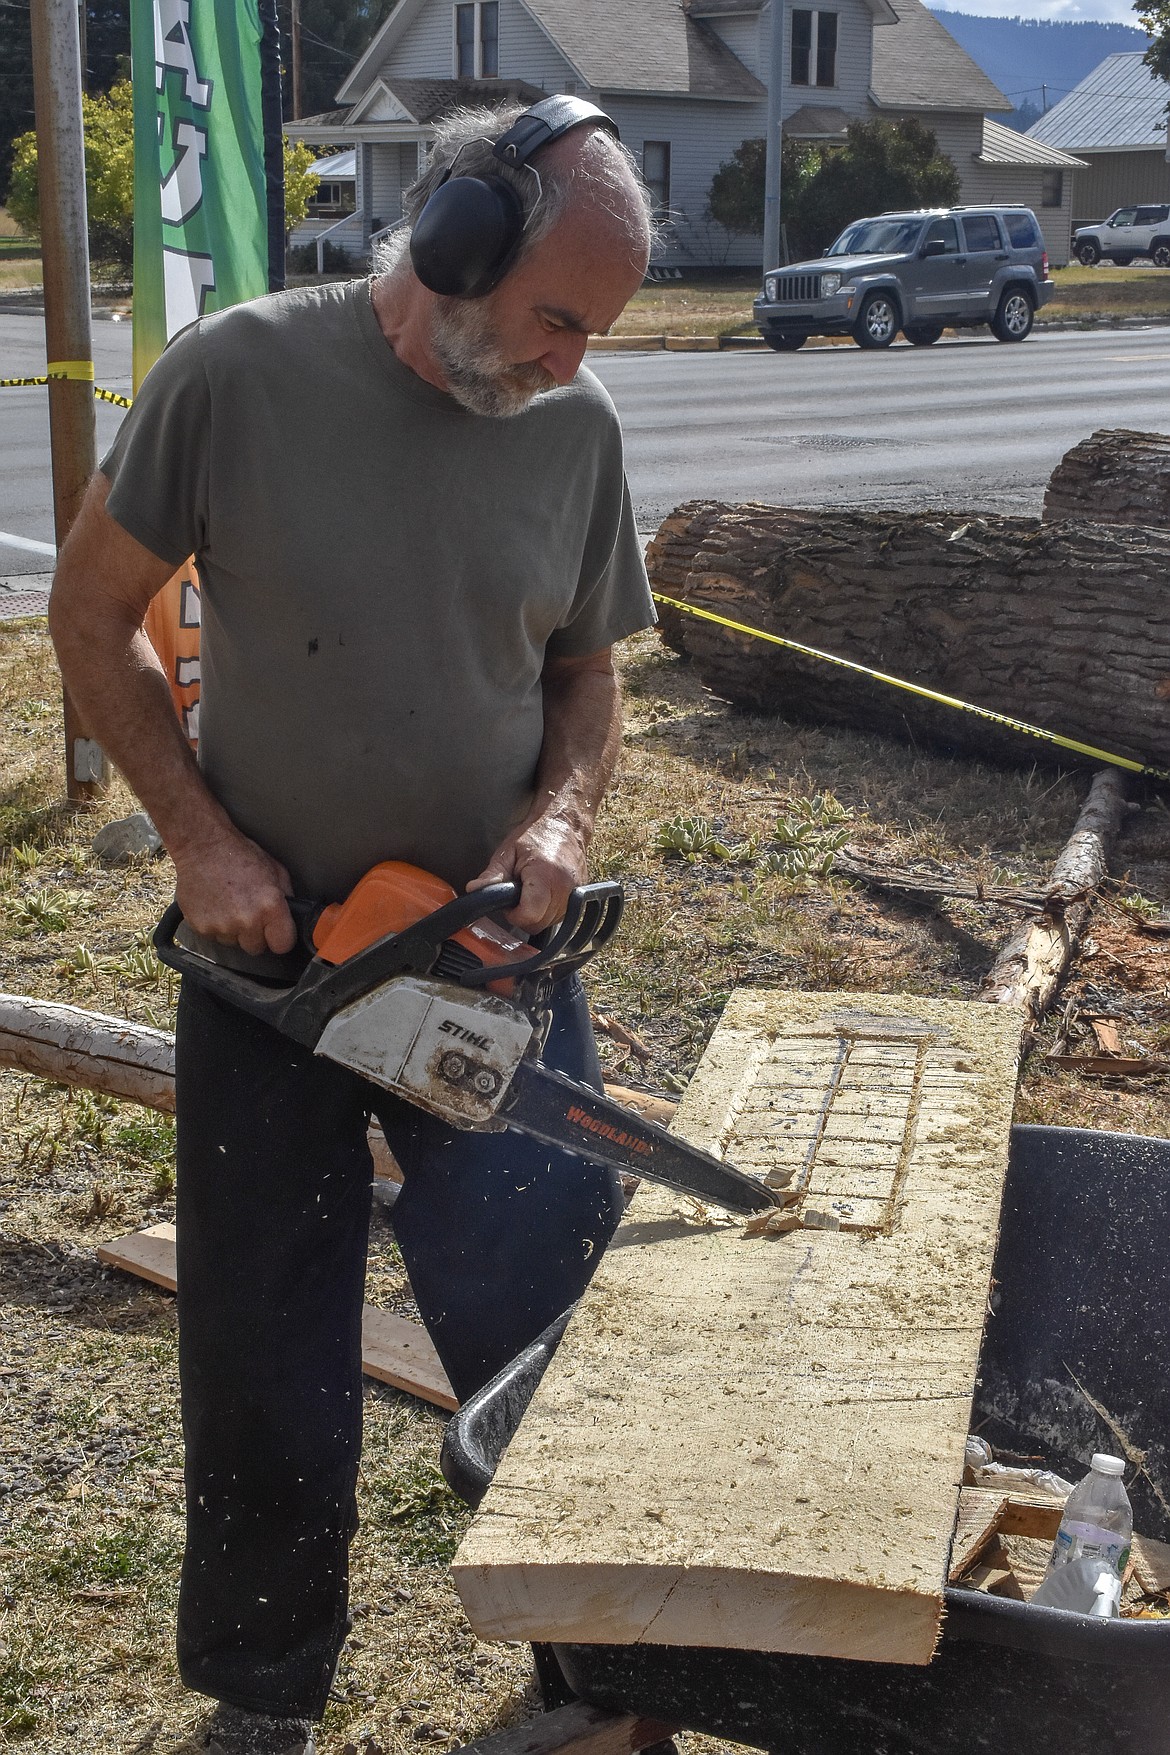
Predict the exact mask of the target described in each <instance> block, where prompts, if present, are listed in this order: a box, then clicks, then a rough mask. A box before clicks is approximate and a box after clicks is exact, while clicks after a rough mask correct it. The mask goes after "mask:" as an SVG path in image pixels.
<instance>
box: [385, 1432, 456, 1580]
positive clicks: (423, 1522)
mask: <svg viewBox="0 0 1170 1755" xmlns="http://www.w3.org/2000/svg"><path fill="white" fill-rule="evenodd" d="M371 1503H372V1509H373V1520H372V1521H374V1522H375V1523H377V1524H378V1525H379V1526H380V1527H382V1528H384V1529H385V1530H386V1533H387V1534H388V1535H389V1536H390V1538H391V1540H392V1542H393V1544H394V1547H395V1548H396V1549H397V1551H398V1553H399V1555H400V1557H401V1558H402V1559H403V1560H405V1561H407V1562H408V1563H410V1564H411V1565H415V1566H448V1565H450V1562H451V1557H452V1555H453V1554H454V1552H455V1550H456V1548H457V1547H458V1546H459V1542H460V1539H461V1537H462V1535H463V1532H464V1530H465V1529H466V1528H467V1525H468V1524H469V1523H470V1521H471V1513H470V1511H469V1510H468V1508H467V1507H466V1506H465V1505H464V1504H463V1502H462V1501H461V1500H459V1499H457V1498H456V1497H455V1495H454V1493H452V1491H451V1489H450V1488H449V1487H448V1485H447V1483H446V1481H445V1480H444V1479H443V1477H442V1475H441V1474H440V1473H439V1471H438V1469H437V1468H436V1467H435V1465H434V1463H433V1462H432V1461H431V1460H430V1458H429V1457H425V1456H415V1457H412V1458H411V1459H410V1461H409V1462H408V1463H407V1464H406V1465H405V1467H404V1468H402V1469H400V1470H399V1471H398V1473H397V1474H396V1475H395V1476H394V1478H393V1479H392V1480H387V1481H377V1482H375V1483H374V1484H373V1486H372V1489H371Z"/></svg>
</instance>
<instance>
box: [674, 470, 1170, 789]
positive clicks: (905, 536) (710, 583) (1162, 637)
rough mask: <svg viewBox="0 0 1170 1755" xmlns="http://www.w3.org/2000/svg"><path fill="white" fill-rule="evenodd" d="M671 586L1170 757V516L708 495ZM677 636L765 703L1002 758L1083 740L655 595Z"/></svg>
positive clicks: (680, 539) (732, 697)
mask: <svg viewBox="0 0 1170 1755" xmlns="http://www.w3.org/2000/svg"><path fill="white" fill-rule="evenodd" d="M647 562H648V565H649V569H650V578H651V583H652V584H653V586H654V589H655V591H656V592H659V593H661V594H665V595H666V596H669V597H674V598H676V599H680V600H682V601H683V602H687V603H694V604H697V605H701V606H703V607H705V608H708V609H712V610H715V611H716V612H718V613H720V614H724V615H727V616H729V617H731V618H732V619H733V620H736V621H739V622H741V623H744V624H746V625H747V626H749V627H755V628H761V629H763V630H764V631H765V632H770V633H773V634H777V635H780V636H782V637H785V638H789V639H793V640H797V641H800V642H802V643H803V644H805V645H808V646H812V647H815V648H817V649H818V650H820V651H823V652H829V653H832V654H834V655H836V656H839V657H842V658H845V659H849V660H852V661H853V662H855V663H859V664H863V665H867V666H870V667H872V668H875V669H878V670H881V671H884V672H887V673H890V674H892V675H894V676H896V677H900V678H903V679H905V680H907V681H910V682H913V683H916V684H918V685H921V686H924V687H928V688H931V689H934V690H937V691H940V692H942V693H944V694H947V695H952V696H957V697H959V698H961V699H964V700H967V701H971V702H974V703H975V704H976V705H978V706H981V707H985V708H989V709H991V710H993V711H996V712H1000V713H1006V714H1009V715H1011V716H1012V717H1014V718H1017V719H1023V720H1026V721H1028V722H1029V723H1030V724H1033V725H1038V726H1041V727H1044V728H1046V729H1048V730H1050V731H1055V732H1059V733H1061V734H1063V735H1064V736H1067V737H1070V738H1073V739H1075V740H1077V741H1079V742H1082V743H1088V744H1091V745H1093V746H1094V747H1096V748H1103V749H1105V750H1107V751H1109V752H1110V753H1116V754H1119V755H1122V756H1125V757H1128V758H1131V759H1133V760H1136V761H1140V762H1149V761H1152V762H1154V763H1156V764H1157V765H1159V766H1167V765H1170V713H1168V711H1167V701H1168V700H1170V616H1168V615H1167V602H1168V586H1167V580H1168V578H1170V530H1164V531H1158V530H1152V529H1148V528H1141V529H1138V528H1131V529H1127V528H1125V527H1123V526H1110V525H1104V524H1075V525H1074V524H1042V523H1040V522H1038V521H1037V520H1035V519H1030V518H1001V517H993V516H990V515H986V516H985V515H969V516H962V515H958V514H955V515H952V514H944V513H918V514H903V513H897V512H838V511H833V510H826V509H824V508H821V509H819V510H817V511H797V510H793V509H791V508H787V507H777V506H761V505H744V506H728V505H723V504H721V503H719V502H717V501H695V502H692V503H691V504H689V505H685V506H682V507H680V508H679V509H678V511H676V512H674V513H672V514H671V516H670V517H669V518H667V519H666V520H665V522H664V523H663V525H662V527H661V529H660V530H659V532H658V535H657V536H656V537H655V539H654V541H653V542H652V543H651V545H650V548H649V550H648V551H647ZM659 613H660V616H661V632H662V637H663V639H664V640H665V641H666V643H667V644H668V645H670V646H671V647H673V649H674V650H675V651H677V652H680V653H683V654H685V655H686V656H688V657H689V658H691V659H692V660H693V662H694V665H695V668H696V669H697V671H698V673H699V676H700V677H701V679H702V681H703V682H704V683H705V684H706V685H707V687H708V688H710V689H711V690H713V692H714V693H715V694H717V695H720V696H722V697H723V698H724V699H726V700H729V701H732V702H734V703H735V704H736V705H737V706H741V707H745V708H748V709H749V710H751V711H753V712H760V713H779V714H783V715H784V716H786V717H788V718H793V719H802V720H807V721H811V722H813V723H816V724H831V725H851V726H856V727H860V728H862V729H868V730H875V731H879V732H883V733H888V734H891V735H895V736H907V735H909V736H911V737H913V738H914V739H915V740H917V741H919V742H922V741H930V742H934V743H939V744H942V745H944V746H946V747H948V748H964V749H970V750H974V751H977V752H979V753H981V754H984V755H989V756H992V757H994V758H997V759H1009V760H1013V761H1014V760H1019V759H1025V760H1027V761H1029V762H1033V761H1037V760H1051V761H1058V762H1061V763H1063V764H1065V765H1068V764H1069V763H1075V762H1076V761H1077V760H1078V757H1077V756H1076V755H1074V754H1072V753H1071V752H1067V751H1061V750H1060V749H1058V748H1053V747H1052V746H1050V745H1049V744H1047V743H1044V742H1041V741H1039V740H1037V739H1034V738H1030V737H1027V736H1024V735H1022V734H1019V733H1015V732H1008V731H1005V730H1003V729H1001V728H999V727H996V726H994V725H992V724H990V723H989V722H988V721H986V720H983V719H980V718H978V717H976V716H974V715H971V714H965V713H960V712H956V711H955V710H954V709H951V708H947V707H943V706H940V705H936V704H934V703H931V702H927V701H923V700H921V699H919V698H917V697H915V696H913V695H910V694H907V693H906V692H905V691H904V690H900V689H896V688H892V687H890V686H889V685H888V684H883V683H879V682H875V681H872V680H870V679H868V678H865V677H861V676H858V675H856V674H854V673H851V672H848V671H843V670H841V669H839V668H837V667H835V666H832V665H829V664H826V663H824V662H823V661H820V660H817V659H813V658H807V657H801V656H798V655H796V654H793V653H790V652H787V651H784V650H782V649H781V648H779V647H776V646H772V645H769V644H767V643H766V642H765V641H762V640H757V639H752V638H750V637H749V636H747V635H744V634H736V633H731V632H728V631H727V630H725V629H723V628H720V627H716V626H714V625H712V624H711V623H709V622H705V621H701V620H699V619H697V618H696V617H695V616H692V615H687V614H685V613H684V612H682V611H679V610H674V609H671V608H669V607H668V606H665V607H664V606H663V605H662V604H660V605H659Z"/></svg>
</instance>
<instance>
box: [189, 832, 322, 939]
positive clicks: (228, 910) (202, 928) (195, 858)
mask: <svg viewBox="0 0 1170 1755" xmlns="http://www.w3.org/2000/svg"><path fill="white" fill-rule="evenodd" d="M171 857H172V858H173V859H174V862H175V871H176V873H177V879H176V883H175V900H176V901H177V902H178V904H179V907H180V908H181V909H182V910H183V918H184V919H185V920H186V921H188V922H189V924H190V925H191V927H192V928H193V929H194V931H196V932H198V933H202V934H203V936H204V937H205V938H214V939H218V940H219V942H220V943H221V944H227V945H239V947H240V949H241V950H242V951H246V952H247V954H248V955H249V956H250V957H258V956H260V955H261V954H262V953H263V952H264V951H274V952H275V953H276V954H277V955H278V956H281V955H283V954H284V953H285V952H286V951H291V950H292V948H293V946H294V945H295V944H296V942H297V929H296V925H295V923H294V921H293V917H292V915H291V914H290V913H289V909H288V903H287V901H286V900H285V898H286V897H287V896H291V895H292V890H293V887H292V880H291V879H290V877H289V875H288V873H287V871H286V870H285V869H284V867H283V865H280V864H279V863H278V862H277V861H276V860H275V859H273V858H272V857H271V856H270V855H269V854H267V853H265V851H264V849H263V848H262V847H257V845H256V843H255V841H250V840H249V839H248V837H247V836H246V835H241V834H240V833H239V831H238V830H236V829H231V830H229V831H227V832H225V833H224V834H222V835H220V836H217V837H216V838H215V839H214V840H213V841H211V842H202V843H197V844H195V845H192V846H190V847H184V848H182V849H181V850H179V851H177V852H176V851H174V850H172V853H171Z"/></svg>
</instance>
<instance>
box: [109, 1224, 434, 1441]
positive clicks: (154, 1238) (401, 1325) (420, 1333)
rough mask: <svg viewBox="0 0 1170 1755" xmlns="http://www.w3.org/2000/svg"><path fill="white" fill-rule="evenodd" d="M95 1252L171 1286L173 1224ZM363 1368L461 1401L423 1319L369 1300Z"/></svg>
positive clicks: (412, 1389)
mask: <svg viewBox="0 0 1170 1755" xmlns="http://www.w3.org/2000/svg"><path fill="white" fill-rule="evenodd" d="M97 1257H98V1260H99V1261H102V1262H105V1263H106V1265H107V1266H108V1267H116V1268H121V1269H123V1271H124V1272H126V1273H131V1274H137V1275H138V1277H139V1279H143V1280H151V1281H152V1282H153V1283H154V1284H155V1285H156V1286H163V1287H165V1288H166V1290H167V1291H168V1292H173V1291H174V1289H175V1227H174V1226H173V1225H168V1224H162V1225H149V1226H147V1228H146V1229H145V1230H144V1231H134V1232H132V1233H131V1234H130V1235H129V1236H128V1237H119V1238H116V1239H115V1240H114V1241H113V1242H111V1243H103V1244H102V1245H101V1247H100V1248H99V1249H98V1252H97ZM362 1370H363V1371H364V1372H365V1374H366V1376H367V1377H376V1378H377V1379H378V1381H379V1382H380V1383H389V1384H392V1385H393V1387H394V1388H395V1389H402V1390H405V1391H406V1392H407V1394H408V1395H416V1396H418V1397H419V1399H420V1400H421V1401H424V1402H432V1403H434V1405H435V1406H436V1407H440V1408H448V1409H454V1408H457V1407H458V1406H459V1403H458V1401H457V1400H456V1397H455V1392H454V1390H453V1389H452V1388H451V1385H450V1383H449V1382H448V1381H447V1373H446V1372H445V1371H444V1370H443V1367H442V1364H441V1363H440V1360H439V1355H438V1354H437V1353H436V1352H435V1349H434V1346H433V1345H432V1343H431V1338H430V1336H429V1335H428V1334H427V1331H426V1329H425V1328H424V1327H423V1326H422V1324H421V1323H420V1322H411V1321H409V1320H408V1318H406V1317H405V1316H396V1315H395V1314H394V1312H393V1311H391V1310H376V1309H375V1308H374V1306H373V1305H372V1304H367V1305H366V1306H365V1308H364V1310H363V1312H362Z"/></svg>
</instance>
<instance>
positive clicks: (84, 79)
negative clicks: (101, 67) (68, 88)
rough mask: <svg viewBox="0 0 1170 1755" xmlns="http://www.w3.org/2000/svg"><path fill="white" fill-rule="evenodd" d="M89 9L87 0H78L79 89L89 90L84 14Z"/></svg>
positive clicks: (87, 46) (87, 47) (86, 33)
mask: <svg viewBox="0 0 1170 1755" xmlns="http://www.w3.org/2000/svg"><path fill="white" fill-rule="evenodd" d="M88 11H89V0H78V4H77V30H78V35H79V37H80V39H81V89H82V91H88V90H89V22H88V19H87V16H86V14H87V13H88Z"/></svg>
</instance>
